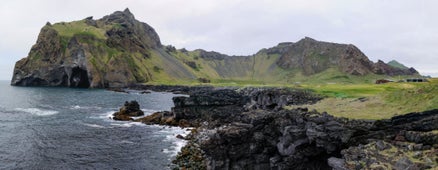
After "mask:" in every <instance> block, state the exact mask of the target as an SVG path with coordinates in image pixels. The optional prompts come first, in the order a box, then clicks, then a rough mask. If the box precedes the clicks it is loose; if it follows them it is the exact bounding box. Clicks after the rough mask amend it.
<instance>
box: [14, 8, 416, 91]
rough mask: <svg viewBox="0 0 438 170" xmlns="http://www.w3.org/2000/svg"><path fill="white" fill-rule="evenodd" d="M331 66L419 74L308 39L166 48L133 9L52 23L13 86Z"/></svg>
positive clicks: (274, 73) (280, 75)
mask: <svg viewBox="0 0 438 170" xmlns="http://www.w3.org/2000/svg"><path fill="white" fill-rule="evenodd" d="M330 68H334V69H337V70H339V71H340V72H341V73H342V74H348V75H366V74H381V75H390V76H393V75H413V74H418V72H417V71H416V70H415V69H413V68H410V69H404V68H397V67H393V66H391V65H388V64H386V63H383V62H380V61H379V62H377V63H373V62H371V61H370V60H369V59H368V58H367V57H366V56H365V55H364V54H363V53H362V52H361V51H360V50H359V49H358V48H357V47H355V46H353V45H345V44H336V43H327V42H320V41H316V40H313V39H311V38H307V37H306V38H304V39H302V40H300V41H298V42H296V43H280V44H279V45H277V46H275V47H272V48H269V49H263V50H260V51H259V52H258V53H257V54H254V55H251V56H228V55H225V54H220V53H217V52H208V51H205V50H195V51H187V50H185V49H181V50H177V49H175V48H174V47H172V46H163V45H162V44H161V42H160V39H159V36H158V34H157V33H156V32H155V30H154V29H153V28H152V27H151V26H149V25H148V24H146V23H143V22H140V21H138V20H136V19H135V17H134V15H133V14H132V13H131V12H130V11H129V9H126V10H124V11H117V12H114V13H113V14H111V15H108V16H105V17H103V18H101V19H98V20H94V19H93V18H92V17H87V18H85V19H83V20H80V21H73V22H68V23H65V22H61V23H56V24H50V23H47V24H46V25H45V26H44V27H43V28H42V29H41V32H40V34H39V36H38V40H37V42H36V44H35V45H34V46H33V47H32V48H31V50H30V52H29V54H28V56H27V57H26V58H23V59H21V60H20V61H18V62H17V63H16V65H15V69H14V74H13V78H12V81H11V84H12V85H18V86H67V87H98V88H99V87H100V88H102V87H125V86H130V85H133V84H136V83H145V82H164V83H166V82H178V81H181V80H184V81H196V80H204V81H205V82H209V80H210V79H213V80H223V79H233V80H244V81H245V80H251V81H260V82H283V81H284V80H287V79H290V78H291V76H292V75H293V74H287V73H288V72H290V71H291V70H292V71H293V70H299V71H300V72H302V73H303V74H304V75H306V76H309V75H313V74H317V73H321V72H324V71H325V70H327V69H330ZM284 73H286V74H284Z"/></svg>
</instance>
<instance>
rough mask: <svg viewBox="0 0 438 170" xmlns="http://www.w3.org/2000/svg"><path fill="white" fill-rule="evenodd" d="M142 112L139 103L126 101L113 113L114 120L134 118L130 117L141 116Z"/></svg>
mask: <svg viewBox="0 0 438 170" xmlns="http://www.w3.org/2000/svg"><path fill="white" fill-rule="evenodd" d="M143 115H144V113H143V111H142V110H140V105H139V104H138V102H137V101H130V102H128V101H126V102H125V104H124V105H123V106H122V107H121V108H120V110H119V111H118V112H116V113H114V114H113V116H114V117H113V119H114V120H123V121H128V120H134V119H133V118H132V117H137V116H143Z"/></svg>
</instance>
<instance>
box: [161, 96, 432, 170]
mask: <svg viewBox="0 0 438 170" xmlns="http://www.w3.org/2000/svg"><path fill="white" fill-rule="evenodd" d="M286 92H287V91H285V90H284V89H244V90H240V91H239V92H235V91H233V90H229V89H225V90H217V91H198V92H197V94H194V95H193V96H191V97H177V98H175V99H174V102H175V107H174V108H173V113H172V112H171V113H166V114H167V116H168V118H177V119H174V120H172V121H176V120H180V121H181V120H184V122H189V124H190V123H191V122H196V123H195V124H196V126H198V128H197V129H196V130H194V131H193V132H192V134H191V135H190V136H189V137H188V138H189V142H188V145H187V146H185V147H184V148H183V149H182V151H181V152H180V154H179V155H178V156H177V159H176V160H175V161H174V163H176V164H177V165H179V166H181V167H184V168H189V169H190V168H202V169H332V168H334V169H366V168H370V167H374V168H379V167H380V168H384V169H385V168H386V169H387V168H388V167H392V168H395V169H404V168H408V169H409V167H410V168H411V169H412V168H413V169H415V168H420V169H423V168H431V167H436V166H438V163H437V160H436V159H437V158H436V153H437V149H438V148H437V147H438V143H437V142H438V141H437V135H436V131H437V130H438V111H437V110H432V111H428V112H423V113H412V114H407V115H403V116H397V117H394V118H392V119H388V120H380V121H365V120H348V119H343V118H335V117H333V116H330V115H328V114H326V113H318V112H316V111H308V110H307V109H294V110H284V109H280V108H277V109H272V107H270V106H272V104H276V105H277V106H281V105H282V103H287V102H286V101H287V100H279V99H282V97H280V96H284V95H286V96H287V95H291V96H293V95H295V96H299V95H304V96H301V97H298V99H301V100H295V101H294V102H297V103H306V102H314V101H316V100H317V98H312V97H310V96H312V95H308V94H306V93H303V92H298V93H297V92H295V93H291V92H293V90H289V91H288V92H289V93H286ZM269 94H270V95H271V98H270V99H269V100H267V99H266V98H267V96H269ZM253 95H254V96H253ZM258 98H262V99H263V98H265V99H266V100H265V99H263V100H261V101H265V102H260V103H259V105H258V106H257V107H248V106H251V105H250V104H249V103H254V102H256V101H259V100H258ZM255 99H257V100H255ZM245 103H246V104H245ZM206 106H210V107H211V108H213V109H209V107H206ZM239 106H240V107H239ZM227 107H228V108H227ZM175 111H176V112H175ZM220 112H222V113H220ZM170 115H173V116H170ZM163 120H165V119H160V121H161V122H163ZM169 122H171V121H169ZM173 124H174V125H175V124H178V123H173ZM400 155H405V156H400ZM409 155H413V157H410V156H409ZM418 160H420V161H418Z"/></svg>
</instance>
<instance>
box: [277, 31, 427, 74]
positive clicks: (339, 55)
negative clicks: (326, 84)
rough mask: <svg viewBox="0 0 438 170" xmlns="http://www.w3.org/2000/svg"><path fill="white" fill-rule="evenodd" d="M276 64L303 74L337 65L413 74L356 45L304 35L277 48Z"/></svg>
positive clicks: (362, 71) (352, 70) (347, 68)
mask: <svg viewBox="0 0 438 170" xmlns="http://www.w3.org/2000/svg"><path fill="white" fill-rule="evenodd" d="M277 64H278V65H279V66H280V67H282V68H285V69H291V68H293V69H300V70H302V71H303V74H305V75H312V74H315V73H320V72H323V71H325V70H327V69H329V68H337V69H339V70H340V71H341V72H344V73H348V74H351V75H366V74H381V75H382V74H383V75H389V76H394V75H413V74H418V72H417V71H416V70H415V69H404V68H397V67H394V66H391V65H388V64H386V63H384V62H382V61H380V60H379V62H377V63H373V62H372V61H370V60H369V59H368V57H367V56H365V54H363V53H362V52H361V51H360V50H359V49H358V48H357V47H356V46H354V45H351V44H337V43H328V42H321V41H316V40H314V39H312V38H309V37H306V38H304V39H302V40H300V41H298V42H296V43H291V44H289V46H288V47H287V48H286V50H283V52H281V57H280V59H279V60H278V61H277Z"/></svg>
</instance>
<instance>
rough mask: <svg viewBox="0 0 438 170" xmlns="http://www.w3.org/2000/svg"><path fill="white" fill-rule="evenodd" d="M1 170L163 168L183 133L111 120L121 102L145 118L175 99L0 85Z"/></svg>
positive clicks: (104, 91) (170, 104)
mask: <svg viewBox="0 0 438 170" xmlns="http://www.w3.org/2000/svg"><path fill="white" fill-rule="evenodd" d="M0 89H1V92H0V169H168V168H169V165H170V162H171V160H172V158H173V157H174V156H175V155H176V153H177V151H178V150H179V147H180V146H181V145H182V143H183V142H184V141H182V140H180V139H177V138H176V137H175V136H176V135H177V134H183V133H187V131H186V130H185V129H180V128H169V127H163V126H151V125H145V124H141V123H135V122H119V121H114V120H111V119H110V118H109V117H110V116H111V114H112V113H113V112H115V111H117V110H118V108H119V107H120V106H122V105H123V103H124V102H125V101H128V100H137V101H138V102H139V104H140V106H141V109H142V110H143V111H144V112H145V114H146V115H147V114H151V113H153V112H155V111H161V110H170V108H171V107H172V106H173V102H172V100H171V99H172V97H173V96H175V95H174V94H170V93H158V92H153V93H150V94H139V93H130V94H126V93H116V92H111V91H106V90H99V89H71V88H47V87H13V86H10V85H9V82H7V81H0Z"/></svg>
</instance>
